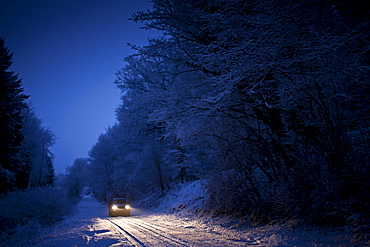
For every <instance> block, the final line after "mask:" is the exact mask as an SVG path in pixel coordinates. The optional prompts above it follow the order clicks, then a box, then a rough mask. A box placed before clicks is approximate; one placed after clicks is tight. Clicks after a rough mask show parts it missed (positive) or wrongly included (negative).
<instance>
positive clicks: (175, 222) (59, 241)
mask: <svg viewBox="0 0 370 247" xmlns="http://www.w3.org/2000/svg"><path fill="white" fill-rule="evenodd" d="M131 213H132V216H130V217H109V216H108V215H107V207H106V206H105V205H103V204H101V203H99V202H97V201H96V200H95V199H93V198H90V197H85V198H83V199H82V200H81V202H80V203H79V205H78V211H77V212H76V214H75V215H74V216H72V217H70V218H68V219H66V220H65V221H63V222H62V223H61V224H59V225H58V227H54V228H53V229H49V231H48V232H44V234H42V235H40V237H39V238H38V239H37V244H36V246H74V247H77V246H102V247H103V246H104V247H106V246H260V242H259V240H255V239H250V238H248V239H243V238H240V237H238V236H236V235H235V234H231V231H230V230H227V229H223V228H221V227H220V228H218V229H217V228H215V227H209V226H207V225H206V224H203V223H200V222H198V221H196V220H194V219H193V220H192V219H188V218H180V217H178V216H175V215H173V214H162V213H159V214H158V213H147V212H144V211H141V210H138V209H135V208H132V209H131Z"/></svg>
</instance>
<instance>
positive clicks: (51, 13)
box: [0, 0, 156, 174]
mask: <svg viewBox="0 0 370 247" xmlns="http://www.w3.org/2000/svg"><path fill="white" fill-rule="evenodd" d="M150 7H151V3H150V2H148V1H147V0H0V36H2V37H4V38H5V42H6V46H7V47H8V48H9V49H10V51H11V52H13V66H12V68H11V70H12V71H14V72H15V73H17V74H19V77H20V78H22V79H23V86H24V89H25V93H26V94H28V95H30V101H31V104H32V106H33V107H35V108H36V113H37V114H38V115H39V118H41V119H42V120H43V125H44V126H45V127H49V128H50V129H51V130H52V131H53V132H54V133H55V134H56V136H57V137H58V139H57V143H56V144H55V145H54V146H53V147H52V149H51V151H52V152H53V153H54V155H55V160H54V166H55V173H56V174H58V173H64V172H65V168H66V167H67V166H71V165H72V164H73V161H74V160H75V159H76V158H81V157H88V151H89V150H90V149H91V147H92V145H93V144H94V143H95V142H96V141H97V139H98V137H99V135H100V134H102V133H104V132H105V129H106V128H107V127H109V126H111V125H113V124H114V122H115V109H116V107H117V106H118V104H119V102H120V92H119V90H118V89H116V88H115V85H114V84H113V82H114V80H115V73H116V72H117V70H119V69H120V68H122V67H123V66H124V62H123V58H124V57H125V56H127V55H129V54H132V53H133V51H132V50H131V49H130V48H129V46H128V45H127V43H132V44H135V45H145V44H146V43H147V38H148V37H153V36H154V35H155V34H156V33H154V32H149V31H145V30H142V29H140V27H141V26H142V25H141V24H140V23H134V22H133V21H130V20H128V18H130V17H131V15H132V14H133V13H135V12H137V11H141V10H147V9H149V8H150Z"/></svg>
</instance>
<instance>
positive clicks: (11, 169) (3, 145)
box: [0, 38, 28, 193]
mask: <svg viewBox="0 0 370 247" xmlns="http://www.w3.org/2000/svg"><path fill="white" fill-rule="evenodd" d="M12 57H13V54H12V53H10V52H9V50H8V48H7V47H5V42H4V39H3V38H0V193H6V192H7V191H10V190H13V189H20V188H26V187H27V179H28V172H27V170H28V169H27V167H26V166H25V165H24V164H23V162H22V157H21V155H20V152H19V150H20V145H21V143H22V140H23V135H22V132H21V130H22V117H21V115H20V114H21V110H22V109H24V108H27V104H26V102H25V100H26V99H27V98H28V96H27V95H25V94H24V93H23V87H22V80H21V79H19V78H18V75H16V74H14V72H12V71H9V69H10V66H11V65H12Z"/></svg>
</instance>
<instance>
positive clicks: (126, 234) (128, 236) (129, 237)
mask: <svg viewBox="0 0 370 247" xmlns="http://www.w3.org/2000/svg"><path fill="white" fill-rule="evenodd" d="M106 220H107V221H108V222H109V223H110V224H111V225H112V226H113V227H114V228H115V229H116V230H118V232H119V233H121V234H122V235H124V237H125V238H126V239H127V240H128V241H129V242H130V243H131V244H132V245H134V246H142V247H146V245H145V244H144V243H143V242H141V241H140V240H139V239H137V238H136V237H135V236H133V235H132V234H131V233H129V232H128V231H126V230H125V229H124V228H123V227H121V226H120V225H118V224H116V223H115V222H113V221H112V220H110V219H109V218H107V219H106Z"/></svg>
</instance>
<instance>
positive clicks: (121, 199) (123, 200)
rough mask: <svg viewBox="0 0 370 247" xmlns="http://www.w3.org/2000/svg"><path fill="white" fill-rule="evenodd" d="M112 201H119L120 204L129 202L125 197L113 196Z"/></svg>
mask: <svg viewBox="0 0 370 247" xmlns="http://www.w3.org/2000/svg"><path fill="white" fill-rule="evenodd" d="M112 203H118V204H121V203H122V204H125V203H127V202H126V200H125V199H123V198H113V199H112Z"/></svg>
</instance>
